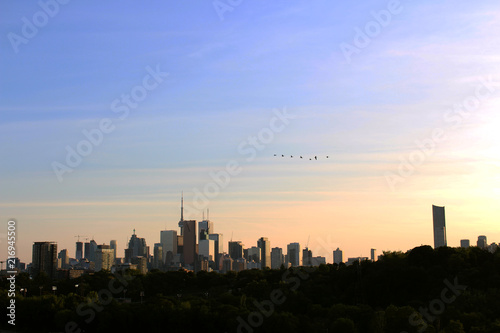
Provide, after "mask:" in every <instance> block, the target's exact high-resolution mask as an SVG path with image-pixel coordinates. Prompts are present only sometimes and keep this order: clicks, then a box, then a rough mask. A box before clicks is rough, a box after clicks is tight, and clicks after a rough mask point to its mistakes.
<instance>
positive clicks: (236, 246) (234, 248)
mask: <svg viewBox="0 0 500 333" xmlns="http://www.w3.org/2000/svg"><path fill="white" fill-rule="evenodd" d="M243 247H244V245H243V244H242V243H241V242H240V241H234V242H233V241H230V242H229V243H228V251H229V256H230V257H231V259H233V260H236V259H240V258H243Z"/></svg>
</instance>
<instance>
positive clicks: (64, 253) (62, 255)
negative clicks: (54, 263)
mask: <svg viewBox="0 0 500 333" xmlns="http://www.w3.org/2000/svg"><path fill="white" fill-rule="evenodd" d="M57 259H60V260H61V264H60V268H62V269H67V268H68V266H69V256H68V250H66V249H64V250H61V251H60V252H59V254H58V255H57Z"/></svg>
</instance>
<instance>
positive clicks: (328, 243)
mask: <svg viewBox="0 0 500 333" xmlns="http://www.w3.org/2000/svg"><path fill="white" fill-rule="evenodd" d="M436 211H439V212H441V214H443V215H442V216H443V218H444V207H438V206H435V205H432V214H431V216H430V217H429V221H430V222H431V223H430V225H428V226H427V227H428V233H429V235H430V236H431V238H432V239H434V240H433V241H432V242H429V243H427V244H426V243H420V244H418V245H415V246H414V247H417V246H421V245H429V246H433V247H434V248H435V247H436V243H435V242H436V234H435V232H436V231H435V228H436V222H435V221H436V220H435V218H436V214H438V215H439V214H440V213H439V212H437V213H436ZM182 212H183V208H182V206H181V220H178V221H177V222H175V224H173V225H174V226H175V227H174V228H171V229H168V228H167V226H165V228H167V229H160V230H157V233H158V235H157V238H158V239H148V238H147V237H141V238H140V239H144V240H145V242H146V243H147V244H150V245H149V246H148V247H147V248H148V251H149V254H150V255H153V246H151V245H154V244H155V243H160V244H163V245H164V246H165V248H166V249H170V248H171V247H172V246H171V245H170V244H172V241H170V242H168V241H167V238H168V236H167V234H168V235H171V236H170V237H177V236H176V235H181V232H180V229H181V226H180V225H181V224H180V222H181V221H182V222H189V223H190V225H191V226H193V225H197V224H201V223H206V222H210V224H211V226H212V228H214V227H213V226H214V224H217V225H218V223H217V221H215V223H214V221H213V220H210V221H208V220H207V219H205V216H204V215H203V217H202V218H203V219H202V220H199V221H198V220H182V218H183V213H182ZM194 222H196V223H194ZM443 222H444V221H443ZM170 225H172V224H170ZM217 229H219V227H217ZM124 232H125V233H126V231H124ZM199 232H200V231H199V230H198V229H197V230H196V233H197V235H195V236H196V237H195V241H196V242H195V243H194V244H199V242H200V240H201V239H200V235H199V234H198V233H199ZM259 232H260V231H259ZM217 234H218V235H222V238H223V239H226V238H225V237H228V236H227V235H225V234H224V233H216V234H211V235H212V236H213V235H217ZM483 234H484V233H481V232H480V231H478V233H477V235H475V236H474V235H473V236H472V237H470V238H465V237H463V236H461V235H457V237H458V238H457V240H458V241H457V242H456V243H457V244H451V245H450V244H447V246H450V247H462V241H464V240H468V241H470V242H472V243H471V244H475V239H478V238H479V237H486V236H483ZM131 235H132V236H131ZM164 235H165V239H163V238H162V237H163V236H164ZM231 236H233V239H232V240H231V239H228V240H226V241H225V242H226V243H225V244H223V248H224V252H225V253H228V254H229V246H228V243H229V242H231V241H233V242H241V243H242V245H243V247H242V249H249V248H251V247H256V246H257V244H258V242H259V241H260V239H261V238H265V239H268V238H269V237H267V236H265V235H264V234H262V236H260V237H258V238H257V239H255V240H252V239H249V238H248V237H247V238H245V239H246V241H243V240H242V239H243V238H236V237H234V233H231ZM74 237H82V239H84V240H77V241H75V240H74V239H73V238H74ZM131 237H132V238H131ZM134 237H137V236H136V229H135V228H134V229H133V230H132V234H129V235H128V236H126V240H124V241H123V243H122V244H121V243H120V242H119V241H117V240H116V239H115V238H112V239H108V240H105V239H103V240H101V239H97V244H96V246H101V245H110V242H114V245H115V246H116V255H115V257H116V258H125V250H126V249H127V248H128V247H129V243H130V242H131V241H132V240H133V239H134ZM191 237H192V236H191ZM444 237H445V238H447V236H446V231H445V232H444ZM73 238H70V239H64V240H48V239H38V240H35V241H33V243H35V242H55V243H56V244H59V245H58V246H59V251H61V250H63V249H64V250H67V251H68V254H69V257H71V258H73V257H74V258H76V259H78V248H79V245H78V244H81V245H80V248H81V249H83V247H84V245H87V244H89V242H90V243H91V244H92V242H96V239H95V238H94V236H92V237H87V236H85V237H84V236H81V235H75V236H73ZM428 238H429V237H428ZM135 239H136V240H139V238H135ZM490 239H491V238H490ZM268 241H271V247H270V248H274V247H279V248H281V249H283V251H284V252H283V253H284V254H287V251H286V249H287V247H288V246H289V245H291V244H299V249H300V251H299V253H298V256H299V258H302V250H303V249H304V247H305V244H310V245H309V249H310V250H313V255H314V256H317V255H321V256H324V257H325V258H326V262H327V263H333V262H334V256H333V251H335V249H337V248H340V250H341V251H342V252H343V257H344V259H345V260H346V261H347V258H348V257H353V258H354V257H371V252H372V250H373V246H372V247H370V246H371V245H370V244H367V246H365V248H363V249H362V251H360V252H359V253H356V252H354V251H349V250H346V248H349V247H348V246H347V247H342V246H340V245H338V244H341V243H342V242H335V241H333V239H332V238H331V237H330V235H327V236H326V237H325V235H322V237H317V238H316V239H311V236H310V235H308V237H307V239H306V240H300V241H294V240H288V242H287V241H285V243H283V244H281V243H280V244H275V243H274V242H272V239H269V240H268ZM175 242H176V241H175ZM223 242H224V241H223ZM492 242H496V241H495V240H492ZM374 243H379V244H380V242H377V241H375V242H374ZM61 244H66V245H67V244H71V245H70V246H69V247H68V246H62V245H61ZM167 244H169V245H167ZM31 246H32V244H30V251H31ZM302 246H304V247H302ZM439 246H442V245H439ZM327 247H331V248H328V249H327ZM411 248H413V247H409V248H406V249H405V248H398V249H391V248H384V249H383V250H382V251H380V252H379V254H380V255H381V254H382V252H383V251H390V252H392V251H403V252H405V251H407V250H410V249H411ZM172 249H173V252H174V254H175V252H176V250H177V248H176V247H172ZM172 249H171V250H172ZM19 250H20V249H19V248H18V253H23V251H19ZM329 250H331V251H329ZM85 253H86V252H85ZM85 253H84V252H83V251H82V252H81V255H82V257H83V255H84V254H85ZM136 255H137V254H136ZM30 256H31V253H30ZM165 256H166V251H164V252H163V254H162V257H163V258H162V260H163V261H164V260H165ZM18 258H20V260H21V262H26V263H29V262H31V257H30V258H23V257H22V256H21V255H18ZM25 259H29V260H25ZM298 260H299V261H301V260H302V259H298Z"/></svg>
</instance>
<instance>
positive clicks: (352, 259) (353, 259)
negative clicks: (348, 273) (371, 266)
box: [346, 257, 368, 266]
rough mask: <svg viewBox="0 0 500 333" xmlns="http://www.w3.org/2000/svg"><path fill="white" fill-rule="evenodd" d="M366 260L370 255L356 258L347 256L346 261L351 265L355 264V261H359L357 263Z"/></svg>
mask: <svg viewBox="0 0 500 333" xmlns="http://www.w3.org/2000/svg"><path fill="white" fill-rule="evenodd" d="M365 260H368V257H354V258H347V263H346V265H347V266H349V265H352V264H354V263H355V262H357V263H361V262H362V261H365Z"/></svg>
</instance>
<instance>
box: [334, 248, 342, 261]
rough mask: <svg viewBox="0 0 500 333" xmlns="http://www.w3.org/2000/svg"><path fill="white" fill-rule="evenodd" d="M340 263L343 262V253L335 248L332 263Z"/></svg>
mask: <svg viewBox="0 0 500 333" xmlns="http://www.w3.org/2000/svg"><path fill="white" fill-rule="evenodd" d="M342 262H344V253H343V252H342V250H341V249H339V248H337V249H336V250H335V251H333V263H334V264H337V265H338V264H340V263H342Z"/></svg>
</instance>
